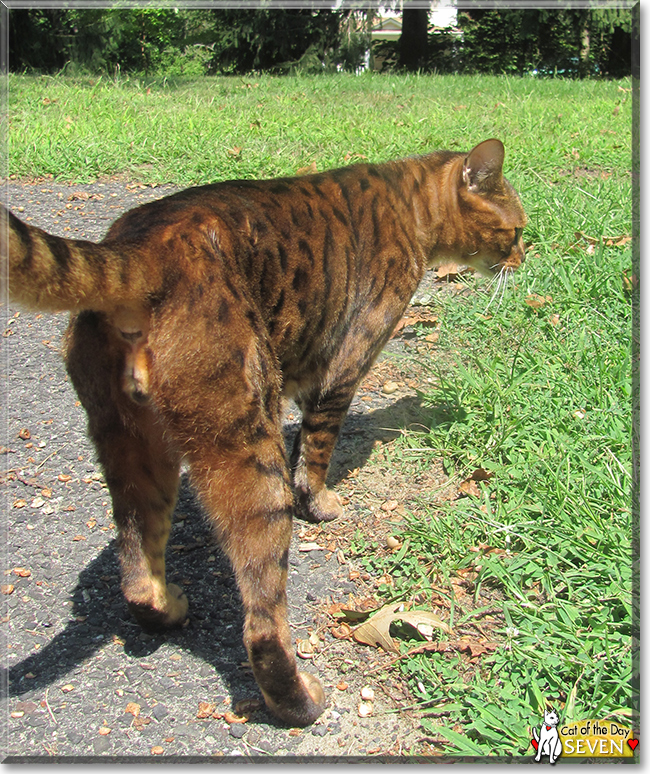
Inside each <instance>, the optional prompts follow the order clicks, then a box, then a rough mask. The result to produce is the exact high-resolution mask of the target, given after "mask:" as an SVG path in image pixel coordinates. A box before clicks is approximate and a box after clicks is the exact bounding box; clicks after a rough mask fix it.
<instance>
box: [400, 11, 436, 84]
mask: <svg viewBox="0 0 650 774" xmlns="http://www.w3.org/2000/svg"><path fill="white" fill-rule="evenodd" d="M428 29H429V10H428V8H422V7H418V6H417V4H416V2H414V0H404V8H403V12H402V34H401V36H400V42H399V64H400V67H404V68H406V69H407V70H410V71H415V70H421V69H424V68H425V67H426V65H427V58H428V57H427V54H428V52H427V47H428Z"/></svg>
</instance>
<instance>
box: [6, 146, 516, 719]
mask: <svg viewBox="0 0 650 774" xmlns="http://www.w3.org/2000/svg"><path fill="white" fill-rule="evenodd" d="M503 159H504V147H503V144H502V143H501V142H500V141H499V140H496V139H491V140H486V141H485V142H482V143H480V144H479V145H477V146H476V147H475V148H474V149H473V150H471V151H470V152H469V153H458V152H450V151H440V152H436V153H432V154H429V155H426V156H421V157H413V158H408V159H405V160H401V161H395V162H389V163H385V164H378V165H375V164H359V165H355V166H350V167H344V168H341V169H336V170H333V171H330V172H326V173H322V174H313V175H310V176H305V177H296V178H281V179H274V180H261V181H257V180H236V181H231V182H223V183H217V184H214V185H206V186H201V187H195V188H189V189H187V190H185V191H181V192H179V193H175V194H173V195H171V196H168V197H166V198H163V199H160V200H158V201H154V202H150V203H147V204H143V205H141V206H139V207H136V208H135V209H132V210H130V211H128V212H126V213H125V214H124V215H122V216H121V217H120V218H118V220H117V221H116V222H115V223H114V224H113V225H112V226H111V227H110V229H109V230H108V233H107V234H106V237H105V238H104V239H103V241H101V242H100V243H98V244H95V243H92V242H87V241H81V240H71V239H62V238H60V237H57V236H53V235H51V234H48V233H46V232H45V231H42V230H40V229H38V228H35V227H34V226H31V225H27V224H25V223H23V222H22V221H20V220H19V219H18V218H17V217H15V216H14V215H13V214H12V213H10V212H9V211H8V210H6V209H5V208H2V210H1V212H0V250H1V252H0V255H1V256H2V258H1V260H2V265H0V270H2V276H7V275H8V278H9V293H10V298H12V299H13V300H14V301H16V302H19V303H22V304H24V305H26V306H28V307H31V308H34V309H41V310H51V311H56V310H69V311H71V312H72V313H73V314H72V317H71V321H70V325H69V328H68V331H67V334H66V339H65V358H66V365H67V370H68V373H69V375H70V379H71V381H72V383H73V385H74V387H75V389H76V391H77V393H78V395H79V399H80V401H81V403H82V405H83V406H84V408H85V410H86V412H87V414H88V427H89V433H90V436H91V438H92V440H93V442H94V444H95V447H96V449H97V453H98V457H99V461H100V463H101V466H102V468H103V471H104V475H105V478H106V482H107V485H108V487H109V489H110V492H111V497H112V501H113V513H114V519H115V522H116V524H117V527H118V533H119V536H118V551H119V556H120V564H121V572H122V590H123V593H124V596H125V598H126V601H127V604H128V607H129V609H130V610H131V612H132V614H133V615H134V616H135V617H136V619H138V621H139V622H140V623H141V624H142V625H143V626H145V627H148V628H152V629H155V628H164V627H169V626H174V625H177V624H181V623H182V622H183V621H184V620H185V618H186V615H187V606H188V605H187V599H186V597H185V595H184V594H183V593H182V592H181V590H180V588H178V587H177V586H175V585H174V584H167V583H166V581H165V545H166V543H167V538H168V536H169V532H170V528H171V522H172V513H173V511H174V505H175V501H176V491H177V487H178V480H179V467H180V464H181V460H183V459H184V460H185V461H187V463H188V464H189V469H190V474H191V478H192V480H193V483H194V486H195V487H196V489H197V491H198V494H199V496H200V498H201V501H202V503H203V505H204V507H205V509H206V511H207V513H208V515H209V517H210V519H211V521H212V522H213V524H214V527H215V529H216V533H217V536H218V538H219V539H220V541H221V543H222V545H223V546H224V548H225V551H226V553H227V554H228V556H229V558H230V561H231V563H232V566H233V568H234V571H235V575H236V578H237V581H238V584H239V588H240V591H241V596H242V602H243V607H244V615H245V625H244V643H245V645H246V648H247V652H248V657H249V660H250V664H251V666H252V669H253V672H254V675H255V678H256V680H257V683H258V685H259V687H260V689H261V691H262V694H263V696H264V699H265V701H266V704H267V706H268V707H269V708H270V710H271V711H272V712H274V713H275V714H276V715H277V716H278V717H279V718H280V719H281V720H283V721H284V722H285V723H287V724H289V725H291V726H305V725H309V724H310V723H312V722H313V721H314V720H315V719H316V718H317V717H318V716H319V714H320V713H321V712H322V710H323V708H324V706H325V699H324V693H323V690H322V687H321V685H320V683H319V681H318V680H317V679H316V678H315V677H314V676H313V675H310V674H305V673H299V672H298V670H297V667H296V661H295V658H294V653H293V650H292V644H291V636H290V631H289V626H288V622H287V599H286V578H287V566H288V550H289V542H290V538H291V532H292V516H293V514H294V513H296V514H298V515H300V516H302V517H304V518H306V519H308V520H311V521H315V522H320V521H329V520H331V519H335V518H336V517H338V516H340V515H341V513H342V506H341V501H340V499H339V497H338V495H337V494H336V493H334V492H332V491H330V490H329V489H328V488H327V487H326V485H325V482H326V478H327V473H328V468H329V463H330V456H331V454H332V450H333V448H334V445H335V443H336V440H337V437H338V434H339V429H340V427H341V424H342V422H343V419H344V417H345V414H346V412H347V410H348V407H349V405H350V402H351V401H352V398H353V396H354V393H355V390H356V388H357V386H358V384H359V382H360V381H361V379H362V378H363V376H364V375H365V374H366V373H367V371H368V370H369V368H370V366H371V365H372V363H373V361H374V359H375V358H376V356H377V355H378V353H379V352H380V350H381V349H382V347H383V346H384V344H385V343H386V341H387V340H388V339H389V337H390V335H391V333H392V331H393V328H394V327H395V325H396V324H397V322H398V321H399V320H400V318H401V317H402V315H403V313H404V311H405V309H406V307H407V305H408V303H409V300H410V298H411V296H412V295H413V293H414V292H415V290H416V288H417V286H418V283H419V282H420V280H421V279H422V276H423V275H424V272H425V270H426V269H427V267H431V266H435V265H437V264H439V263H440V262H441V261H442V260H444V259H447V258H451V259H453V260H455V261H457V262H458V263H463V264H468V265H470V266H473V267H474V268H475V269H476V270H478V271H479V272H482V273H483V274H486V275H488V276H495V275H498V274H501V275H502V276H504V275H507V274H508V273H509V272H511V271H514V270H515V269H517V268H518V267H519V265H520V264H521V262H522V261H523V260H524V244H523V241H522V230H523V228H524V226H525V223H526V216H525V214H524V210H523V208H522V205H521V202H520V200H519V197H518V196H517V194H516V192H515V191H514V189H513V188H512V186H511V185H510V184H509V183H508V181H507V180H506V179H505V178H504V176H503V172H502V167H503ZM282 397H292V398H294V399H295V400H296V402H297V404H298V405H299V407H300V409H301V411H302V425H301V429H300V431H299V433H298V434H297V437H296V439H295V443H294V446H293V451H292V453H291V455H290V459H289V460H288V459H287V453H286V449H285V445H284V442H283V435H282V428H281V398H282Z"/></svg>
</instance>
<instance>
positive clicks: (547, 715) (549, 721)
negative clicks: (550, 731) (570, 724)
mask: <svg viewBox="0 0 650 774" xmlns="http://www.w3.org/2000/svg"><path fill="white" fill-rule="evenodd" d="M559 722H560V716H559V715H558V714H557V711H556V710H554V709H550V710H544V724H545V725H547V726H557V724H558V723H559Z"/></svg>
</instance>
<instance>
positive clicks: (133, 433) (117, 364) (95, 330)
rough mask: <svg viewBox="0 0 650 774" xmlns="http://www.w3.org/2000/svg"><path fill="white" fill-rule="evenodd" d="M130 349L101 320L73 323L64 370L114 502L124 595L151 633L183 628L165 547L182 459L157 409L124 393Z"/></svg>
mask: <svg viewBox="0 0 650 774" xmlns="http://www.w3.org/2000/svg"><path fill="white" fill-rule="evenodd" d="M125 357H126V346H125V345H124V343H123V342H120V340H119V338H118V337H116V334H115V331H114V329H113V327H112V326H111V325H110V324H109V323H108V322H107V320H106V318H105V317H104V316H103V315H100V314H95V313H90V312H88V313H83V314H81V315H79V316H78V317H77V318H75V319H73V321H72V323H71V325H70V328H69V330H68V337H67V357H66V360H67V368H68V373H69V374H70V378H71V380H72V382H73V384H74V387H75V389H76V391H77V393H78V395H79V398H80V400H81V403H82V405H83V406H84V408H85V409H86V412H87V414H88V427H89V432H90V436H91V438H92V439H93V441H94V444H95V447H96V449H97V453H98V456H99V461H100V463H101V466H102V468H103V470H104V475H105V478H106V483H107V485H108V488H109V491H110V493H111V497H112V501H113V517H114V519H115V523H116V524H117V527H118V531H119V534H118V548H119V559H120V565H121V570H122V591H123V593H124V596H125V598H126V601H127V604H128V606H129V609H130V611H131V612H132V614H133V615H134V616H135V617H136V619H137V620H138V621H139V622H140V623H141V624H142V625H143V626H145V627H146V628H149V629H159V628H166V627H170V626H174V625H178V624H181V623H183V621H184V620H185V618H186V615H187V598H186V597H185V595H184V594H183V593H182V591H181V589H180V588H179V587H178V586H175V585H174V584H167V583H166V580H165V547H166V544H167V539H168V537H169V533H170V530H171V523H172V513H173V510H174V505H175V503H176V494H177V490H178V479H179V456H178V454H176V453H175V452H174V451H173V450H172V448H171V446H170V444H169V443H168V441H167V439H166V438H165V436H164V433H163V430H162V426H161V424H160V421H159V419H158V418H157V416H156V414H155V413H154V411H153V409H152V408H151V407H150V406H148V405H141V404H138V403H136V402H134V401H133V400H132V398H131V397H130V396H129V395H128V394H127V393H125V391H124V389H123V386H124V385H123V374H124V362H125Z"/></svg>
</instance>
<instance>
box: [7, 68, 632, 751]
mask: <svg viewBox="0 0 650 774" xmlns="http://www.w3.org/2000/svg"><path fill="white" fill-rule="evenodd" d="M8 84H9V91H8V94H9V97H8V141H7V142H8V150H9V161H8V164H9V173H10V174H12V175H13V176H16V177H18V178H24V177H32V176H45V175H51V176H53V177H54V178H57V179H60V180H74V181H79V182H81V181H89V180H94V179H97V178H100V177H102V176H106V175H115V174H119V175H125V176H127V177H129V178H136V179H138V180H140V181H142V182H149V183H162V182H172V183H176V184H179V185H187V184H191V183H204V182H209V181H215V180H219V179H227V178H232V177H263V176H273V175H282V174H294V173H295V172H296V171H297V169H299V168H300V167H304V166H308V165H310V164H311V163H312V162H315V164H316V166H317V168H318V169H319V170H322V169H326V168H328V167H331V166H337V165H341V164H344V163H347V162H349V161H354V160H356V159H358V158H359V157H367V158H368V159H369V160H372V161H381V160H385V159H388V158H391V157H398V156H403V155H410V154H414V153H422V152H426V151H428V150H433V149H435V148H440V147H446V148H451V149H461V148H462V149H468V148H469V147H471V146H472V145H473V144H475V143H477V142H479V141H480V140H482V139H485V138H487V137H491V136H497V137H502V138H503V139H504V141H505V143H506V151H507V156H506V168H507V169H506V174H507V175H508V177H509V179H510V180H511V181H512V182H513V183H514V184H515V185H516V187H517V188H518V189H519V191H520V193H521V196H522V200H523V203H524V206H525V208H526V211H527V213H528V215H529V225H528V227H527V229H526V232H525V239H526V240H527V241H528V242H530V243H532V246H531V248H530V250H529V257H528V260H527V262H526V263H525V265H524V267H522V269H520V271H519V272H518V274H517V275H516V285H517V287H516V290H514V289H511V290H510V292H509V293H508V295H507V296H506V297H505V298H504V300H503V301H502V303H501V304H500V305H498V302H497V301H494V302H493V303H492V305H491V306H490V307H489V308H488V309H487V313H486V308H487V307H488V299H489V293H488V292H486V290H485V286H484V285H482V284H481V283H480V281H479V282H476V283H475V281H474V280H470V284H471V285H472V287H473V289H474V290H475V292H473V293H471V294H470V295H469V296H465V295H463V294H444V293H442V294H436V297H435V301H434V303H436V304H438V305H439V309H438V312H439V317H440V319H441V320H442V327H441V330H440V338H439V341H438V349H439V351H440V358H439V359H438V360H437V361H436V362H435V363H431V361H428V362H426V363H422V366H423V367H428V368H429V369H430V371H431V376H432V378H433V380H434V381H433V388H432V389H431V390H429V391H428V392H425V393H423V395H422V397H423V400H424V402H425V403H426V404H427V405H428V406H429V407H430V412H431V413H430V427H429V428H428V430H427V431H426V432H425V433H420V434H417V435H415V434H412V435H407V436H404V437H403V438H402V439H401V440H400V441H399V444H400V448H399V449H396V451H395V458H396V459H399V458H400V457H409V458H410V459H416V460H417V461H418V464H419V465H420V466H421V467H422V468H423V469H425V468H427V467H428V466H430V465H431V463H432V461H433V460H434V459H439V458H440V457H441V456H442V457H443V458H444V461H445V465H446V467H447V470H448V472H449V474H450V475H452V476H455V477H456V479H457V480H458V481H464V480H466V479H467V478H468V477H469V476H470V475H471V474H472V473H473V472H474V471H477V470H481V471H485V472H487V473H489V480H488V481H484V482H475V489H473V490H472V491H473V492H474V493H473V494H472V493H471V492H470V494H468V496H466V497H462V498H459V499H457V500H455V501H454V502H452V503H448V504H446V505H444V506H442V505H440V503H439V502H437V501H436V500H435V497H434V494H432V493H427V492H423V493H422V497H421V500H422V502H421V506H422V508H424V510H425V512H426V514H427V515H426V517H425V518H421V517H420V518H418V519H417V520H416V519H414V518H408V519H407V522H406V524H405V527H404V531H403V538H404V544H403V548H402V550H401V551H400V553H399V554H398V555H393V556H390V557H388V559H386V560H385V561H384V560H382V559H381V558H380V557H379V555H376V554H372V553H369V554H368V555H367V556H366V558H365V565H366V567H367V568H369V569H374V570H376V572H377V573H378V574H383V573H385V572H388V573H389V574H391V575H392V578H393V581H394V587H393V589H392V592H391V593H393V594H394V593H399V594H401V595H402V597H403V598H405V599H409V598H413V597H414V595H415V594H416V593H422V592H423V591H424V592H426V593H428V592H430V591H432V590H435V592H436V593H438V594H442V595H443V597H444V598H445V599H446V600H447V608H448V610H449V618H450V623H451V624H452V625H453V626H454V628H455V629H456V630H457V631H461V632H462V631H463V629H464V627H465V628H466V627H471V626H472V625H475V624H477V623H478V624H479V625H481V626H483V627H484V630H485V631H486V632H487V633H488V634H489V636H490V638H491V639H492V640H494V642H496V643H498V645H499V647H498V648H497V649H496V650H494V651H489V652H487V653H484V654H483V655H482V656H481V658H480V659H479V661H478V662H477V663H474V662H469V661H468V659H467V657H466V656H463V655H454V654H451V655H450V654H448V653H437V652H425V653H419V654H416V655H413V656H412V657H410V658H405V659H403V660H402V661H401V662H400V664H401V668H402V669H403V670H404V672H405V674H406V675H407V676H408V679H409V680H410V682H411V686H412V690H413V694H414V696H415V697H417V698H418V700H419V701H420V702H421V706H422V709H423V720H422V724H423V728H424V730H425V731H426V732H427V733H428V734H429V735H430V736H431V737H432V738H437V739H440V738H443V739H445V740H447V741H446V744H445V745H444V750H445V751H446V752H447V753H452V754H453V753H457V754H465V755H467V754H469V755H480V756H484V755H509V756H519V755H524V754H525V753H526V752H527V750H528V753H530V749H529V728H530V726H532V725H536V724H538V723H539V721H540V718H541V716H542V709H543V707H544V706H545V705H546V704H549V703H553V704H554V705H556V706H557V707H558V708H559V709H560V710H561V716H562V718H563V722H566V721H568V720H570V719H572V718H575V719H582V718H587V717H592V718H604V717H606V716H611V717H613V718H616V719H619V720H628V721H631V720H632V719H633V718H635V717H636V716H635V715H634V711H635V708H636V707H637V706H638V705H637V703H636V702H637V700H638V697H635V695H634V692H633V679H636V677H637V676H636V675H634V674H633V672H634V666H633V653H632V645H633V641H634V637H636V636H638V631H637V629H635V626H636V623H635V616H634V615H633V599H632V586H633V581H632V556H633V552H634V550H635V546H634V542H633V541H634V537H633V529H632V513H631V489H632V484H631V473H632V457H631V424H632V419H631V403H632V395H631V392H632V388H631V383H632V375H631V370H632V366H631V337H632V301H631V293H636V292H637V291H636V288H635V285H634V279H633V277H632V268H631V267H632V259H631V244H630V243H629V242H628V241H626V239H621V237H628V236H629V235H630V234H631V180H630V167H631V153H630V150H631V94H630V83H629V82H628V81H621V82H593V81H586V82H581V83H579V82H571V81H561V80H558V81H536V80H533V79H510V78H488V77H462V78H461V77H415V76H410V77H406V76H405V77H373V76H362V77H355V76H347V75H340V76H336V77H295V78H283V79H278V78H271V77H266V76H260V77H254V78H253V77H251V78H211V79H202V80H198V81H171V80H167V79H163V80H155V81H144V80H142V79H140V80H138V79H122V80H118V81H112V80H106V79H98V78H96V79H89V78H86V79H67V78H61V77H27V76H10V77H9V80H8ZM609 237H612V238H614V239H612V240H609V242H611V243H608V239H607V238H609ZM474 285H475V287H474ZM424 333H426V332H425V331H423V334H424ZM371 464H372V460H371ZM459 577H463V578H465V579H467V580H469V581H470V583H471V592H472V599H471V604H467V601H466V600H464V599H463V598H460V597H459V596H458V586H457V585H455V584H456V582H457V580H458V578H459ZM407 647H408V643H406V642H405V643H404V644H403V648H404V649H406V648H407Z"/></svg>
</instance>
